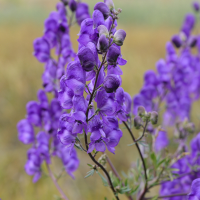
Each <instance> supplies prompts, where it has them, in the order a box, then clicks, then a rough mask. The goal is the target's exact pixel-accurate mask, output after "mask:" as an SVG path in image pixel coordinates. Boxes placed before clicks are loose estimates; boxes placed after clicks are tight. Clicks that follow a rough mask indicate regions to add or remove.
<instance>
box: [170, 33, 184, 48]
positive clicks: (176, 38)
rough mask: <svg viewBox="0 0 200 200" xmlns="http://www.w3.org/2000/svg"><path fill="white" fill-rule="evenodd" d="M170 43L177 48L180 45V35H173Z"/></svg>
mask: <svg viewBox="0 0 200 200" xmlns="http://www.w3.org/2000/svg"><path fill="white" fill-rule="evenodd" d="M171 41H172V43H173V44H174V46H176V47H177V48H180V47H181V45H182V40H181V37H180V36H179V35H174V36H173V37H172V39H171Z"/></svg>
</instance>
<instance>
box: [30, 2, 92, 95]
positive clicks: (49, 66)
mask: <svg viewBox="0 0 200 200" xmlns="http://www.w3.org/2000/svg"><path fill="white" fill-rule="evenodd" d="M69 7H70V9H71V10H72V12H74V11H76V17H77V21H78V23H81V21H82V20H84V19H85V18H87V17H89V14H88V6H87V4H84V3H77V2H75V1H74V0H71V1H70V2H69ZM85 7H87V9H86V10H85V9H84V8H85ZM56 8H57V11H54V12H51V13H50V15H49V17H48V18H47V19H46V20H45V23H44V27H45V30H44V35H43V36H42V37H41V38H37V39H36V40H35V41H34V44H33V46H34V55H35V57H36V58H37V59H38V60H39V61H40V62H43V63H45V71H44V73H43V75H42V80H43V87H44V88H45V90H46V91H47V92H54V93H56V91H57V90H58V88H59V81H57V79H58V80H59V79H60V78H61V76H62V75H63V74H64V71H65V65H66V64H67V63H69V62H70V61H71V60H72V59H73V58H74V56H75V53H74V51H73V49H72V45H71V41H70V36H69V25H68V20H67V16H66V14H67V9H66V7H65V3H58V4H57V6H56ZM70 23H71V22H70ZM70 25H71V24H70ZM52 49H55V53H56V56H57V57H58V58H57V60H56V59H54V58H53V56H52V55H51V52H52V51H51V50H52Z"/></svg>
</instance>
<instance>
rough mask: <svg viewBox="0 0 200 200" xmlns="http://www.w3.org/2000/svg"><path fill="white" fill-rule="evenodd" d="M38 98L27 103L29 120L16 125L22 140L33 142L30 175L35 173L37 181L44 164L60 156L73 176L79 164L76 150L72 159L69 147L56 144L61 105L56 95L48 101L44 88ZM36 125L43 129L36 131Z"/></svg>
mask: <svg viewBox="0 0 200 200" xmlns="http://www.w3.org/2000/svg"><path fill="white" fill-rule="evenodd" d="M38 100H39V101H38V102H37V101H31V102H29V103H28V104H27V116H26V119H23V120H21V121H20V122H19V123H18V125H17V128H18V132H19V140H20V141H21V142H23V143H24V144H32V147H31V149H30V150H29V151H28V153H27V158H28V160H27V163H26V165H25V170H26V172H27V174H29V175H34V178H33V181H34V182H36V181H37V180H38V179H39V178H40V177H41V174H42V169H41V165H42V163H43V162H46V163H47V164H50V163H51V159H52V156H58V157H59V158H60V159H61V160H62V162H63V165H64V167H65V168H66V171H67V173H69V175H70V176H72V177H73V175H72V172H73V171H75V170H76V169H77V168H78V163H79V161H78V158H77V156H76V153H75V152H74V151H75V150H74V149H71V152H72V158H71V159H72V160H70V154H69V155H65V154H66V152H69V150H67V149H66V147H65V146H64V145H61V144H60V145H59V144H57V143H58V142H57V129H58V127H59V124H60V122H59V118H60V116H61V114H62V109H61V106H60V104H59V102H58V100H57V99H56V98H54V99H52V100H51V101H50V102H48V98H47V96H46V93H45V92H44V91H43V90H39V91H38ZM80 116H81V114H79V113H78V114H76V115H74V123H75V126H74V130H76V129H78V128H77V126H78V125H77V124H76V122H75V120H76V119H77V120H81V119H80V118H81V117H80ZM78 122H79V121H78ZM36 127H39V129H40V130H41V131H39V132H38V133H37V132H36V129H35V128H36ZM55 144H56V145H55Z"/></svg>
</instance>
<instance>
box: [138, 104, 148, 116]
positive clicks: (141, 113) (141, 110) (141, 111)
mask: <svg viewBox="0 0 200 200" xmlns="http://www.w3.org/2000/svg"><path fill="white" fill-rule="evenodd" d="M137 113H138V115H139V116H140V117H143V116H144V115H145V114H146V110H145V108H144V107H143V106H139V107H138V112H137Z"/></svg>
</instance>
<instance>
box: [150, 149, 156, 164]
mask: <svg viewBox="0 0 200 200" xmlns="http://www.w3.org/2000/svg"><path fill="white" fill-rule="evenodd" d="M150 157H151V160H152V161H153V165H154V167H156V165H157V158H156V155H155V153H154V152H152V153H151V155H150Z"/></svg>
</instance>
